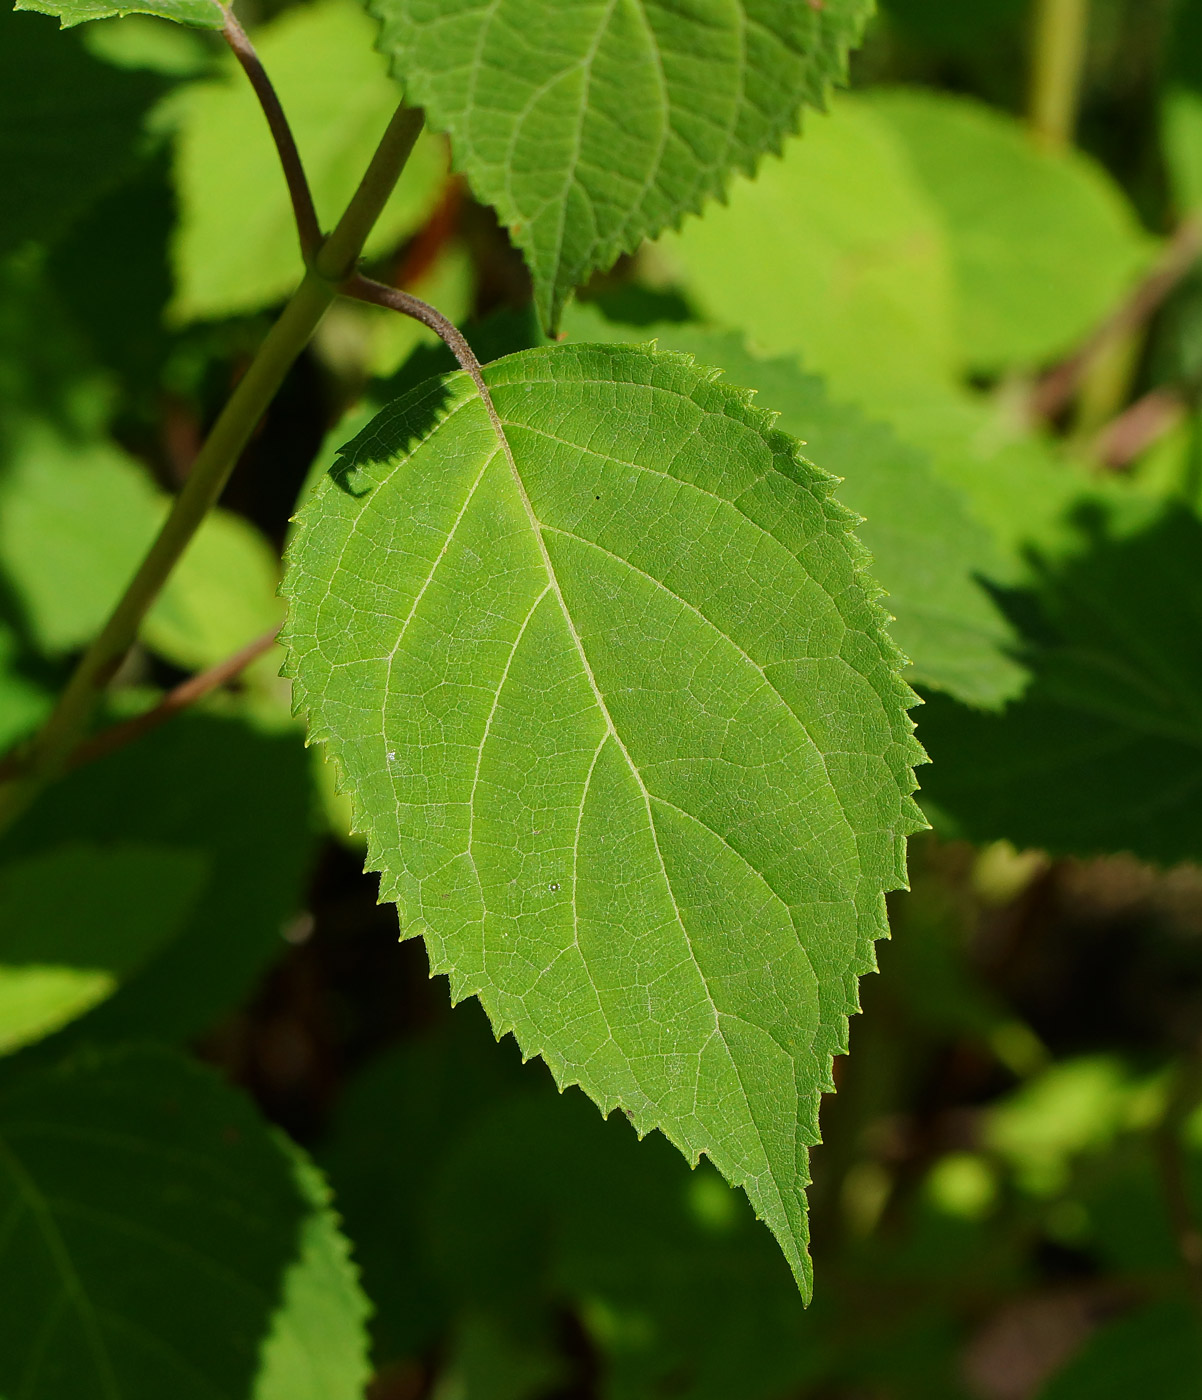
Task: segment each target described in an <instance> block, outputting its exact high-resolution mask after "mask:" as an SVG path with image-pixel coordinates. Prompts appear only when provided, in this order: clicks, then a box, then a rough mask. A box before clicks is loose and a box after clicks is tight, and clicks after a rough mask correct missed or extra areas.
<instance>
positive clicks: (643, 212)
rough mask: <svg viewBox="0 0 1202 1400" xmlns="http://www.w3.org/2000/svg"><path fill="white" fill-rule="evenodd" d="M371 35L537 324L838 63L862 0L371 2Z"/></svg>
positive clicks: (856, 29) (665, 222)
mask: <svg viewBox="0 0 1202 1400" xmlns="http://www.w3.org/2000/svg"><path fill="white" fill-rule="evenodd" d="M371 8H372V9H373V12H374V13H375V15H376V17H377V18H378V19H379V20H380V22H381V34H380V47H381V49H382V50H383V51H384V52H385V53H387V54H388V55H389V56H390V57H391V59H392V62H393V69H394V72H395V73H396V76H397V77H398V78H399V79H400V80H401V81H402V82H404V84H405V86H406V90H407V91H408V92H409V93H410V94H411V96H412V100H413V101H414V102H415V103H419V104H420V105H421V106H423V107H424V108H425V109H426V111H427V112H428V114H429V118H430V121H431V123H432V125H433V126H434V127H435V128H436V129H438V130H440V131H446V132H448V133H449V134H450V136H451V141H452V146H453V148H454V150H455V155H456V161H457V164H458V167H459V168H460V169H462V170H463V171H464V172H465V173H466V174H467V176H468V178H469V180H470V181H471V182H472V185H473V188H474V189H475V191H476V193H477V194H478V195H479V197H480V198H481V199H482V200H483V201H484V202H486V203H489V204H492V205H494V206H495V207H496V209H497V210H498V212H499V213H500V216H501V218H502V220H503V222H505V223H506V224H508V225H509V227H510V230H511V232H512V234H513V237H514V239H515V241H516V242H517V243H518V245H519V246H520V247H521V248H522V250H523V252H524V253H525V254H526V257H527V259H528V261H529V263H530V267H531V270H532V272H533V273H534V279H535V299H536V303H537V305H538V308H539V313H540V315H541V316H542V317H543V319H544V322H545V323H546V324H548V325H550V326H552V327H554V325H555V324H556V322H557V321H558V317H559V313H560V311H561V309H562V307H563V304H564V301H565V299H566V297H567V294H568V293H569V292H570V290H571V289H572V287H573V286H575V285H577V284H578V283H580V282H583V281H584V280H586V279H587V277H588V276H589V274H590V273H591V272H593V271H594V270H596V269H598V268H604V267H608V266H609V265H610V264H611V263H612V262H613V261H614V260H615V259H616V258H617V257H618V255H619V254H620V253H622V252H625V251H630V250H632V249H634V248H635V247H637V246H638V244H639V242H640V241H641V239H642V238H643V237H644V236H647V235H652V236H654V235H655V234H657V233H659V232H660V231H662V230H663V229H664V228H666V227H668V226H670V225H672V224H675V223H677V222H678V221H679V220H680V218H681V216H682V215H683V214H685V213H689V212H696V211H697V210H698V209H700V207H701V205H702V203H703V202H704V201H705V200H706V199H708V198H711V197H713V196H715V195H719V194H721V193H722V191H723V189H724V187H725V183H726V179H727V176H728V175H729V174H730V173H731V172H733V171H734V170H736V169H739V170H745V171H747V172H750V171H751V170H753V169H754V167H755V164H756V162H757V160H758V158H759V157H760V156H761V155H762V154H763V153H764V152H765V151H769V150H775V149H777V148H778V147H779V144H780V141H781V139H782V138H783V137H784V136H786V135H788V134H789V133H790V132H792V131H794V130H796V127H797V114H798V110H799V108H800V106H801V105H802V103H803V102H805V103H809V104H811V105H813V106H816V107H822V106H823V105H824V104H825V98H826V94H827V92H828V90H829V88H830V85H831V84H832V82H836V81H839V80H841V79H842V78H843V77H844V76H845V72H846V56H847V50H848V48H849V47H850V46H851V45H853V44H855V43H856V42H858V40H859V36H860V33H861V31H862V29H863V26H864V23H865V21H866V20H867V18H868V16H869V14H870V13H871V6H870V4H869V3H867V0H827V2H826V3H825V4H823V5H809V4H796V3H787V0H786V2H785V3H782V0H738V3H735V4H726V3H720V0H694V2H693V3H690V4H689V5H687V6H686V5H679V4H675V3H667V2H666V0H584V3H577V4H572V5H564V4H562V3H560V0H492V2H491V3H483V0H453V2H452V3H450V4H441V3H440V4H431V3H429V0H376V3H374V4H373V6H372V7H371Z"/></svg>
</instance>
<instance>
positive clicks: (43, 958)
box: [0, 842, 208, 1053]
mask: <svg viewBox="0 0 1202 1400" xmlns="http://www.w3.org/2000/svg"><path fill="white" fill-rule="evenodd" d="M207 874H208V871H207V869H206V861H205V859H204V857H203V856H202V855H201V853H200V852H199V851H187V850H184V851H177V850H172V849H171V847H170V846H146V845H132V844H125V843H121V842H117V843H111V844H107V845H104V846H100V845H85V844H83V843H72V844H70V845H64V846H61V847H59V848H58V849H56V850H50V851H46V852H44V853H42V854H39V855H36V856H31V857H28V858H27V859H25V860H18V861H13V862H11V863H10V864H6V865H0V1053H3V1052H5V1051H8V1050H12V1049H15V1048H16V1047H17V1046H19V1045H25V1044H28V1043H29V1042H30V1041H32V1040H37V1039H39V1038H40V1037H41V1036H43V1035H46V1034H48V1033H49V1032H50V1031H53V1030H57V1029H58V1028H59V1027H60V1026H61V1025H63V1024H65V1023H66V1022H67V1021H69V1020H71V1019H73V1018H74V1017H76V1016H79V1015H82V1014H83V1012H85V1011H88V1010H90V1009H91V1008H92V1007H93V1006H95V1005H97V1004H98V1003H99V1002H101V1001H103V1000H104V999H105V998H106V997H108V996H110V995H111V994H112V993H113V991H114V990H115V989H116V988H117V986H118V985H119V984H120V983H121V982H122V981H123V980H124V979H125V978H126V977H127V976H128V975H129V974H130V973H131V972H133V971H134V970H135V969H136V968H137V967H139V966H140V965H141V964H143V963H144V962H146V961H147V959H148V958H149V957H151V956H152V955H153V954H154V953H156V952H157V951H158V950H159V949H160V948H161V947H162V945H163V944H164V943H166V942H168V941H169V940H170V939H171V938H173V937H174V936H175V935H176V934H177V933H179V932H180V930H181V928H182V927H183V926H184V924H185V922H186V920H187V917H188V915H189V913H190V912H191V910H192V908H193V906H194V905H195V903H196V899H197V896H198V895H199V893H200V890H201V888H202V887H203V885H204V883H205V877H206V875H207Z"/></svg>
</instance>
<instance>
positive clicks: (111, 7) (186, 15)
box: [17, 0, 225, 29]
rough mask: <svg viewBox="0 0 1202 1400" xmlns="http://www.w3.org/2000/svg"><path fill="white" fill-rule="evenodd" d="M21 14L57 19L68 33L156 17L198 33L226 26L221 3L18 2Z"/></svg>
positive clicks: (194, 0)
mask: <svg viewBox="0 0 1202 1400" xmlns="http://www.w3.org/2000/svg"><path fill="white" fill-rule="evenodd" d="M17 9H18V10H37V11H39V12H40V13H41V14H44V15H55V16H56V17H57V18H58V20H59V21H60V22H61V24H62V27H63V28H64V29H70V28H71V27H72V26H73V25H76V24H83V23H84V22H85V21H86V20H90V19H117V18H119V17H120V16H122V15H156V16H157V17H158V18H159V19H169V20H174V21H175V23H176V24H187V25H190V26H191V27H192V28H194V29H220V28H221V26H222V25H223V24H224V23H225V16H224V15H223V14H222V13H221V6H220V5H219V4H217V0H128V3H127V0H117V3H116V4H113V3H110V0H18V3H17Z"/></svg>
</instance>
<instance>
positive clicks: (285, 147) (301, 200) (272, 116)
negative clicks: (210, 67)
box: [221, 5, 321, 264]
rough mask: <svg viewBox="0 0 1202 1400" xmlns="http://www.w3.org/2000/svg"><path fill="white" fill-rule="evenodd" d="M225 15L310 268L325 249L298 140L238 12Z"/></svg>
mask: <svg viewBox="0 0 1202 1400" xmlns="http://www.w3.org/2000/svg"><path fill="white" fill-rule="evenodd" d="M221 11H222V13H223V14H224V15H225V23H224V25H223V26H222V29H221V33H222V37H223V38H224V39H225V42H226V43H227V44H228V45H229V46H230V48H231V49H233V51H234V55H235V57H236V58H237V60H238V62H239V63H240V64H241V65H242V67H243V69H244V71H245V73H246V76H247V77H248V78H249V79H250V85H251V87H252V88H254V90H255V96H256V97H257V98H258V99H259V106H260V107H262V109H263V115H264V116H265V117H266V118H267V125H268V127H269V128H270V130H271V136H272V140H273V141H274V142H275V148H276V150H277V151H278V152H279V156H280V164H281V165H282V166H283V167H284V179H285V180H286V181H287V182H288V194H289V197H290V198H291V200H292V212H293V214H294V215H295V217H296V232H297V237H298V238H299V239H300V249H301V256H302V257H303V258H304V260H305V262H306V264H308V263H309V262H310V261H311V260H312V259H313V257H314V256H315V254H316V253H317V250H318V248H320V247H321V225H320V224H319V223H318V221H317V210H316V209H315V208H314V206H313V195H312V193H311V191H310V189H309V181H308V178H307V177H306V175H305V167H304V164H303V163H302V161H301V158H300V151H298V150H297V148H296V139H295V138H294V137H293V135H292V128H291V127H290V126H289V125H288V118H287V117H286V116H285V115H284V109H283V107H281V106H280V99H279V97H278V96H277V95H276V90H275V88H274V87H272V85H271V79H270V78H269V77H268V76H267V70H266V69H265V68H264V67H263V64H262V63H261V62H260V60H259V55H258V54H257V53H256V52H255V46H254V45H253V44H252V43H251V42H250V39H249V38H248V36H247V33H246V30H245V29H243V28H242V26H241V25H240V24H239V23H238V21H237V20H236V19H235V18H234V12H233V11H232V10H231V9H230V8H229V7H228V6H226V5H222V6H221Z"/></svg>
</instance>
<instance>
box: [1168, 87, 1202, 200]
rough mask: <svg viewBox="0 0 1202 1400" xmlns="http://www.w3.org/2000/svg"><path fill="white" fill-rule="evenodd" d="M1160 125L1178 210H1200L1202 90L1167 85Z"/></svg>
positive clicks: (1201, 185)
mask: <svg viewBox="0 0 1202 1400" xmlns="http://www.w3.org/2000/svg"><path fill="white" fill-rule="evenodd" d="M1161 125H1162V128H1163V138H1164V153H1165V159H1166V161H1167V162H1168V167H1169V178H1170V181H1171V183H1172V189H1173V199H1174V203H1175V205H1176V209H1177V213H1178V214H1179V215H1185V214H1199V213H1202V92H1196V91H1194V90H1192V89H1190V88H1173V89H1170V90H1169V92H1168V93H1167V95H1166V96H1165V99H1164V105H1163V107H1162V109H1161Z"/></svg>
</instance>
